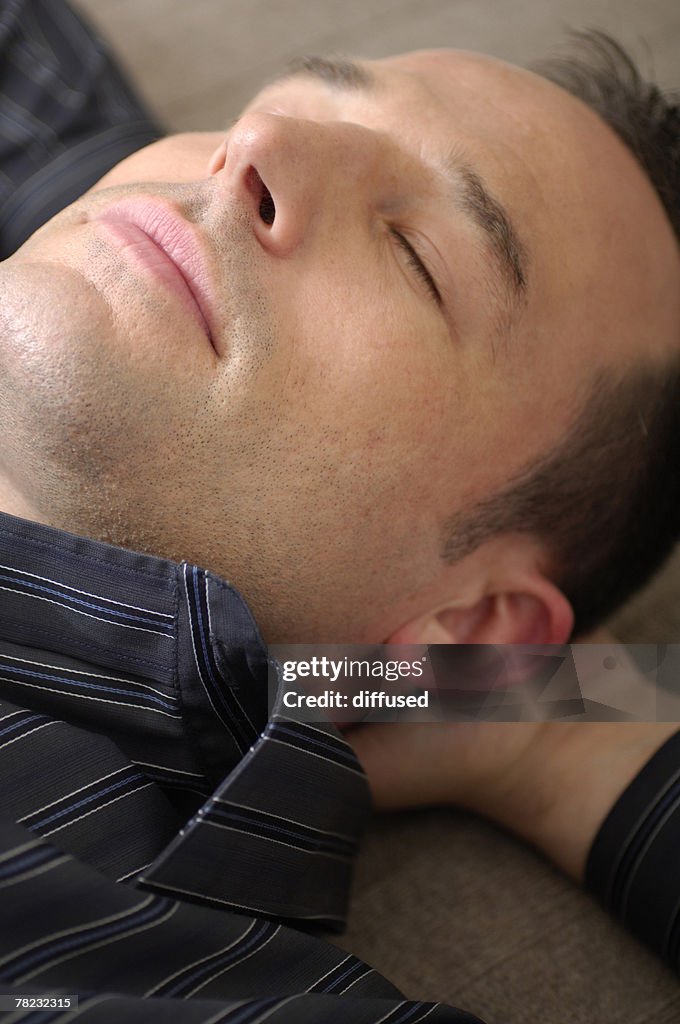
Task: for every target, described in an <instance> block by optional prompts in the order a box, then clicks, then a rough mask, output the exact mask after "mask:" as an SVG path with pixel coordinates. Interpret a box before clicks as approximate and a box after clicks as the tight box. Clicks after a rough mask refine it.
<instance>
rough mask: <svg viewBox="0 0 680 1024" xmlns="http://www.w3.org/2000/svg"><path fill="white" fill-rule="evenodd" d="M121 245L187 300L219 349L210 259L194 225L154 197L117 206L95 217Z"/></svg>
mask: <svg viewBox="0 0 680 1024" xmlns="http://www.w3.org/2000/svg"><path fill="white" fill-rule="evenodd" d="M96 220H97V222H99V223H102V224H104V225H105V227H106V229H107V231H108V233H109V235H110V236H112V237H113V238H114V240H115V242H116V243H117V247H118V248H119V249H120V250H121V251H123V252H124V253H126V254H127V255H129V256H130V257H131V258H132V259H133V260H134V261H135V263H137V264H138V265H140V266H142V267H143V269H144V270H145V271H147V272H149V273H151V274H152V275H153V276H154V277H155V278H156V279H157V280H160V282H161V283H162V285H163V286H164V287H165V288H166V289H167V290H168V291H170V292H171V293H173V294H174V295H175V296H176V297H177V299H178V300H179V301H180V302H181V303H182V304H183V306H184V308H185V309H186V311H187V313H189V314H190V315H191V316H192V318H193V319H194V321H195V322H196V324H197V325H198V326H199V327H200V328H201V330H202V332H203V333H204V334H205V336H206V337H207V339H208V341H209V342H210V345H211V346H212V348H213V349H214V350H215V351H216V352H217V353H218V355H219V352H218V350H217V346H216V344H215V332H214V328H213V324H214V318H213V313H212V309H213V304H212V301H211V287H210V281H209V275H208V272H207V266H206V262H207V261H206V259H205V257H204V255H203V253H202V251H201V246H200V243H199V240H198V239H197V238H196V237H195V235H194V232H193V230H192V227H191V225H190V224H189V223H188V222H187V221H185V220H184V219H183V218H182V217H181V216H180V215H179V214H177V213H175V212H174V211H173V210H170V209H168V208H167V207H165V206H162V205H159V204H158V203H157V202H155V201H151V200H150V199H146V198H145V199H142V200H126V201H123V202H119V203H116V204H114V205H113V206H111V207H109V208H108V209H105V210H103V211H102V213H101V214H99V215H98V216H97V217H96Z"/></svg>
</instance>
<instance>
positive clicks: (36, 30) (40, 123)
mask: <svg viewBox="0 0 680 1024" xmlns="http://www.w3.org/2000/svg"><path fill="white" fill-rule="evenodd" d="M162 134H163V133H162V132H161V129H160V128H159V126H158V124H157V123H156V122H155V121H154V119H153V118H152V117H151V115H150V114H149V112H148V111H147V110H146V108H145V106H144V104H143V103H142V102H141V101H140V99H139V98H138V97H137V96H136V95H135V93H134V91H133V90H132V89H131V88H130V86H129V85H128V84H127V82H126V81H125V80H124V78H123V76H122V75H121V73H120V71H119V69H118V68H117V66H116V64H115V62H114V60H113V59H112V57H111V55H110V53H109V52H108V51H107V48H106V46H105V44H104V42H103V41H102V40H101V39H100V38H99V37H98V36H97V34H96V33H94V32H93V31H92V30H91V29H90V28H89V27H88V26H87V25H85V24H84V22H83V21H82V19H81V18H79V17H78V16H77V15H76V14H75V12H74V11H72V10H71V9H70V8H69V7H68V6H67V5H66V4H65V3H63V2H62V0H2V3H0V259H5V258H6V257H7V256H10V255H11V254H12V253H13V252H14V251H15V250H16V249H18V247H19V246H20V245H21V244H22V243H23V242H24V241H25V240H26V239H27V238H29V237H30V235H32V234H33V232H34V231H36V230H37V229H38V228H39V227H40V226H41V224H44V222H45V221H46V220H48V219H49V218H50V217H51V216H52V215H53V214H55V213H57V212H58V211H59V210H61V209H63V208H64V207H65V206H68V204H69V203H71V202H73V201H74V200H75V199H77V198H78V197H79V196H81V195H82V194H83V192H84V191H85V190H86V189H88V188H89V187H90V186H91V185H93V184H94V183H95V181H97V180H98V179H99V178H101V177H102V175H103V174H105V173H106V172H107V171H108V170H110V169H111V167H113V166H114V164H116V163H118V162H119V161H120V160H122V159H123V158H124V157H126V156H128V155H129V154H130V153H134V152H135V150H137V149H140V147H142V146H145V145H147V144H148V143H150V142H154V141H155V140H156V139H158V138H160V136H161V135H162Z"/></svg>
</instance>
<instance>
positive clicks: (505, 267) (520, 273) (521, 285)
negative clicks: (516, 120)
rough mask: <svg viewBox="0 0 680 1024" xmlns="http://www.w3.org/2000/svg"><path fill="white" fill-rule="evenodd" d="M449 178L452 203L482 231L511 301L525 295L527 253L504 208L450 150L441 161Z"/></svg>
mask: <svg viewBox="0 0 680 1024" xmlns="http://www.w3.org/2000/svg"><path fill="white" fill-rule="evenodd" d="M444 167H445V171H446V174H447V177H449V178H451V179H452V183H453V194H454V202H456V203H457V204H458V206H459V207H460V208H461V209H462V210H463V212H464V213H466V214H467V215H468V217H470V218H471V219H472V220H473V221H474V222H475V223H476V224H477V226H478V227H479V228H481V229H482V231H483V232H484V234H485V236H486V239H487V241H488V242H489V244H490V246H491V249H492V251H493V253H494V255H495V256H496V259H497V262H498V265H499V267H500V270H501V272H502V274H503V278H504V280H505V282H506V284H507V285H508V287H509V290H510V293H511V298H512V299H514V300H515V302H517V301H519V300H521V299H522V298H524V297H525V295H526V292H527V282H528V262H529V261H528V252H527V248H526V246H525V245H524V243H523V242H522V240H521V238H520V236H519V233H518V231H517V229H516V227H515V225H514V224H513V221H512V219H511V217H510V214H509V213H508V211H507V209H506V208H505V207H504V206H503V204H502V203H501V201H500V200H499V199H497V198H496V197H495V196H494V195H493V194H492V193H491V191H490V189H489V187H488V185H487V184H486V183H485V182H484V179H483V178H482V177H481V175H480V174H479V172H478V171H477V170H475V168H473V167H471V166H470V164H469V163H467V162H465V161H463V160H461V159H460V157H459V156H458V154H457V153H456V152H455V151H454V152H452V153H451V154H450V155H449V157H448V158H447V160H446V161H445V163H444Z"/></svg>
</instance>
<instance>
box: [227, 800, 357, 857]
mask: <svg viewBox="0 0 680 1024" xmlns="http://www.w3.org/2000/svg"><path fill="white" fill-rule="evenodd" d="M209 799H210V802H211V803H216V804H224V805H225V806H226V805H227V804H231V806H232V807H239V808H243V810H246V811H256V812H257V813H258V814H267V813H268V812H267V811H263V810H262V808H261V807H251V806H250V804H238V803H234V802H233V801H230V800H223V799H222V798H221V797H219V796H214V797H210V798H209ZM272 817H273V818H274V820H275V821H287V822H289V823H290V824H291V825H302V827H303V828H305V829H310V830H311V831H312V832H318V833H319V835H320V836H335V837H336V838H338V839H344V840H346V841H347V842H350V843H352V844H353V845H356V838H355V837H354V836H348V835H346V834H344V833H342V832H331V831H330V829H324V828H316V827H315V826H314V825H307V824H306V823H305V822H302V821H296V820H295V818H287V817H286V816H285V815H283V814H272Z"/></svg>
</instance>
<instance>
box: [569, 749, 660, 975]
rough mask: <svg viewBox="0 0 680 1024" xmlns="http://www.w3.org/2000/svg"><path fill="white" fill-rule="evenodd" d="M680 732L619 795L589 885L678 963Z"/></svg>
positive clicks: (592, 857) (593, 855)
mask: <svg viewBox="0 0 680 1024" xmlns="http://www.w3.org/2000/svg"><path fill="white" fill-rule="evenodd" d="M679 858H680V732H676V733H675V734H674V735H673V736H671V737H670V739H668V740H667V741H666V742H665V743H664V744H663V746H662V747H661V748H660V749H659V750H658V751H657V752H656V754H655V755H654V756H653V757H652V758H651V760H649V761H648V762H647V764H646V765H645V766H644V768H643V769H642V770H641V771H640V772H639V774H638V775H637V776H636V778H635V779H633V781H632V782H631V783H630V785H629V786H628V788H627V789H626V790H625V791H624V793H623V794H622V796H621V797H620V798H619V800H618V801H617V802H616V804H615V805H614V807H613V808H612V810H611V811H610V813H609V815H608V816H607V818H606V819H605V821H604V822H603V824H602V826H601V828H600V830H599V832H598V833H597V835H596V837H595V839H594V841H593V845H592V847H591V849H590V853H589V855H588V862H587V864H586V879H585V881H586V886H587V887H588V888H589V889H590V891H591V892H592V893H593V894H594V895H595V896H596V897H597V898H598V899H599V900H600V901H601V902H602V903H603V904H604V906H605V907H606V908H607V909H608V910H609V911H610V912H611V913H612V914H614V916H615V917H618V918H619V920H620V921H622V922H623V923H624V924H625V925H626V926H627V927H628V928H629V929H630V930H631V931H632V932H633V933H634V934H635V935H637V936H638V938H640V939H642V941H643V942H645V943H647V945H649V946H651V947H652V948H653V949H654V950H655V951H656V952H657V953H660V954H661V956H662V957H663V958H664V959H665V960H667V961H668V962H669V963H670V964H671V966H672V967H674V968H675V969H676V970H677V969H678V966H679V964H678V954H679V947H680V870H678V865H679V863H680V860H679Z"/></svg>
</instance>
